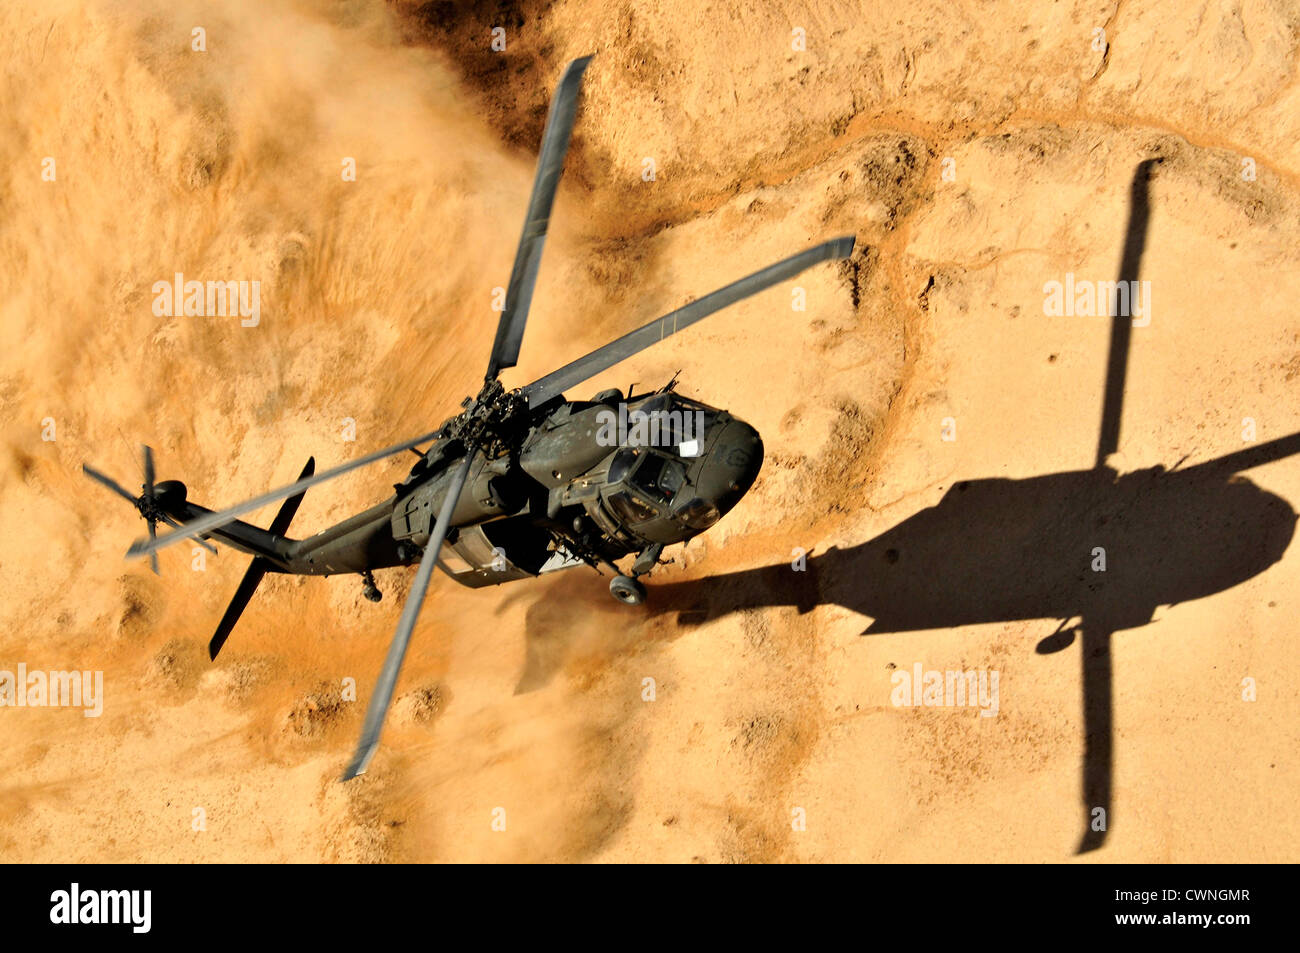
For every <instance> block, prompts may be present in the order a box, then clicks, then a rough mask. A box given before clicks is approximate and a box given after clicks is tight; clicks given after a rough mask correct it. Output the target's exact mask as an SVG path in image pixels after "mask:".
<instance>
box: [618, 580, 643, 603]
mask: <svg viewBox="0 0 1300 953" xmlns="http://www.w3.org/2000/svg"><path fill="white" fill-rule="evenodd" d="M609 594H610V595H611V596H613V597H614V598H615V599H617V600H618V601H619V602H622V603H624V604H625V605H629V606H639V605H640V604H641V603H643V602H645V586H643V585H642V584H641V583H640V582H639V581H638V580H636V579H633V578H632V577H631V576H615V577H614V578H613V579H611V580H610V581H609Z"/></svg>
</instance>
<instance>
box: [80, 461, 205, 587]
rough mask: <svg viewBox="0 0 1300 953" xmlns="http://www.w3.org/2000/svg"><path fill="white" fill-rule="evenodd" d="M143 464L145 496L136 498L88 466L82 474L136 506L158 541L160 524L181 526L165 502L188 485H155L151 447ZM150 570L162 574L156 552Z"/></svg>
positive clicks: (150, 534) (201, 543)
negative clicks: (169, 511) (164, 506)
mask: <svg viewBox="0 0 1300 953" xmlns="http://www.w3.org/2000/svg"><path fill="white" fill-rule="evenodd" d="M141 462H142V469H143V471H144V483H143V484H141V487H140V488H141V490H142V491H143V492H142V493H141V494H140V495H139V496H132V495H131V493H130V492H129V491H128V490H127V489H126V488H125V487H123V486H122V484H120V483H118V482H117V481H116V480H114V479H113V478H112V477H110V476H108V475H107V474H105V473H102V472H100V471H99V470H96V469H95V468H94V467H92V466H90V464H88V463H83V464H82V465H81V471H82V472H83V473H85V474H86V476H88V477H90V478H91V479H92V480H94V481H95V482H96V483H99V484H101V485H103V486H106V487H108V488H109V489H110V490H112V491H113V492H114V493H116V494H117V495H118V496H120V497H122V499H124V500H126V501H127V502H128V503H130V504H131V505H132V506H134V507H135V508H136V510H138V511H139V513H140V515H141V516H142V517H144V520H145V523H147V524H148V527H149V538H150V539H157V538H158V523H159V521H161V522H164V523H166V524H167V525H169V526H180V524H179V523H177V522H176V520H174V519H172V517H170V516H168V515H167V512H166V510H165V509H163V500H164V499H165V498H166V497H168V496H170V495H172V494H175V493H177V492H179V493H180V494H181V496H182V497H183V496H184V493H185V487H184V484H180V483H177V482H176V481H167V482H164V483H161V484H158V483H155V482H154V480H155V477H156V475H157V474H156V472H155V470H154V462H153V449H152V448H151V447H149V446H148V445H145V446H143V447H142V448H141ZM196 542H198V544H199V545H200V546H202V547H204V548H205V549H208V550H210V551H212V552H214V553H215V552H216V551H217V550H216V547H214V546H212V545H211V544H209V543H206V542H204V541H203V540H201V539H200V540H196ZM149 568H150V569H152V570H153V571H154V573H155V574H158V554H157V553H156V552H150V553H149Z"/></svg>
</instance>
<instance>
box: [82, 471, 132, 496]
mask: <svg viewBox="0 0 1300 953" xmlns="http://www.w3.org/2000/svg"><path fill="white" fill-rule="evenodd" d="M81 472H82V473H84V474H86V476H88V477H90V478H91V479H92V480H94V481H95V482H97V483H102V484H104V486H106V487H108V488H109V489H110V490H112V491H113V492H114V493H116V494H117V495H118V496H120V497H122V499H124V500H127V501H128V502H129V503H130V504H131V505H132V506H135V501H136V498H135V497H134V496H132V495H131V494H130V493H128V492H127V491H126V489H124V488H123V486H122V484H120V483H118V482H117V481H116V480H114V479H113V478H112V477H110V476H105V475H104V474H103V473H100V472H99V471H98V470H96V469H95V468H94V467H92V466H89V465H88V464H85V463H83V464H82V465H81Z"/></svg>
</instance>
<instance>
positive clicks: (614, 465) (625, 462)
mask: <svg viewBox="0 0 1300 953" xmlns="http://www.w3.org/2000/svg"><path fill="white" fill-rule="evenodd" d="M639 459H641V451H640V450H639V449H632V448H624V449H623V450H620V451H619V452H618V453H616V454H614V459H613V461H612V462H611V463H610V465H609V474H608V475H607V476H606V477H605V479H606V481H607V482H609V483H621V482H622V481H623V478H624V477H625V476H627V474H628V471H629V470H631V469H632V466H633V465H634V464H635V463H636V462H637V461H638V460H639Z"/></svg>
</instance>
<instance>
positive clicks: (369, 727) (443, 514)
mask: <svg viewBox="0 0 1300 953" xmlns="http://www.w3.org/2000/svg"><path fill="white" fill-rule="evenodd" d="M473 462H474V448H473V447H466V452H465V461H464V462H463V463H462V464H461V465H460V467H459V468H458V469H457V470H456V473H455V474H454V475H453V476H452V478H451V484H450V485H449V486H448V487H447V495H446V497H445V498H444V499H443V501H442V509H440V510H439V511H438V520H437V522H436V523H434V525H433V530H432V532H430V534H429V542H428V544H427V545H426V546H425V548H424V556H423V557H421V559H420V568H419V569H418V570H417V571H416V573H415V581H414V582H413V583H411V591H410V593H409V594H408V595H407V597H406V605H404V606H403V607H402V617H401V619H399V620H398V622H397V632H396V633H394V635H393V641H392V643H391V644H390V645H389V647H388V657H387V658H385V659H384V667H383V669H382V670H380V672H379V680H378V681H377V682H375V690H374V692H373V693H372V694H371V696H370V704H369V705H368V706H367V707H366V720H365V723H364V724H363V725H362V728H361V740H360V741H359V742H358V743H357V750H356V753H355V754H354V755H353V756H352V761H351V763H350V764H349V765H348V767H347V770H346V771H344V772H343V780H344V781H350V780H351V779H352V778H355V777H356V776H357V775H358V774H365V773H366V768H367V766H369V764H370V759H371V758H372V757H374V754H375V750H376V749H377V748H378V747H379V734H380V732H381V731H383V728H384V718H385V717H386V716H387V715H388V706H389V705H391V704H392V701H393V691H394V689H396V687H397V675H398V673H399V672H400V671H401V669H402V660H403V659H405V658H406V649H407V647H408V646H409V645H410V644H411V633H412V632H414V631H415V620H416V617H417V616H418V615H419V614H420V607H421V606H422V605H423V604H424V596H425V594H426V593H427V592H428V590H429V579H430V577H431V576H432V575H433V567H434V565H435V564H436V563H437V562H438V553H439V551H440V550H441V549H442V541H443V540H444V539H446V537H447V529H448V527H449V525H450V524H451V514H452V513H453V512H455V510H456V503H457V501H459V499H460V491H461V489H462V488H463V487H464V486H465V479H466V478H467V477H468V476H469V470H470V465H471V464H472V463H473Z"/></svg>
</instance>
